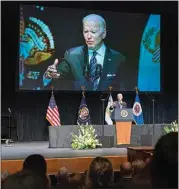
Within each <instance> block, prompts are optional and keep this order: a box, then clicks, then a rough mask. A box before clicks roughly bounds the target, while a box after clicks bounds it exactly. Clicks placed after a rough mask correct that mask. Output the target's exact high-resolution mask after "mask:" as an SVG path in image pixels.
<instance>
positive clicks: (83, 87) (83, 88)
mask: <svg viewBox="0 0 179 189" xmlns="http://www.w3.org/2000/svg"><path fill="white" fill-rule="evenodd" d="M81 89H82V95H83V97H85V86H84V85H82V86H81Z"/></svg>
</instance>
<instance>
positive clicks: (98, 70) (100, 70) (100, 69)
mask: <svg viewBox="0 0 179 189" xmlns="http://www.w3.org/2000/svg"><path fill="white" fill-rule="evenodd" d="M101 73H102V65H101V64H97V65H96V72H95V75H96V77H97V78H99V77H100V76H101Z"/></svg>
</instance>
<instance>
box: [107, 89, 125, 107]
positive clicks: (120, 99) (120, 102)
mask: <svg viewBox="0 0 179 189" xmlns="http://www.w3.org/2000/svg"><path fill="white" fill-rule="evenodd" d="M117 99H118V100H117V101H114V103H113V105H112V106H111V107H110V110H113V109H114V108H120V109H123V108H127V103H126V102H124V101H123V95H122V94H121V93H119V94H118V95H117Z"/></svg>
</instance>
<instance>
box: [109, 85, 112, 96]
mask: <svg viewBox="0 0 179 189" xmlns="http://www.w3.org/2000/svg"><path fill="white" fill-rule="evenodd" d="M111 91H112V86H109V94H111Z"/></svg>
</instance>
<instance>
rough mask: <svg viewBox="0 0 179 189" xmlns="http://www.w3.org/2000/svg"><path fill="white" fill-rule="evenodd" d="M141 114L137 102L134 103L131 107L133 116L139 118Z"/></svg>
mask: <svg viewBox="0 0 179 189" xmlns="http://www.w3.org/2000/svg"><path fill="white" fill-rule="evenodd" d="M141 113H142V108H141V105H140V103H139V102H135V103H134V106H133V114H134V115H135V116H139V115H140V114H141Z"/></svg>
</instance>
